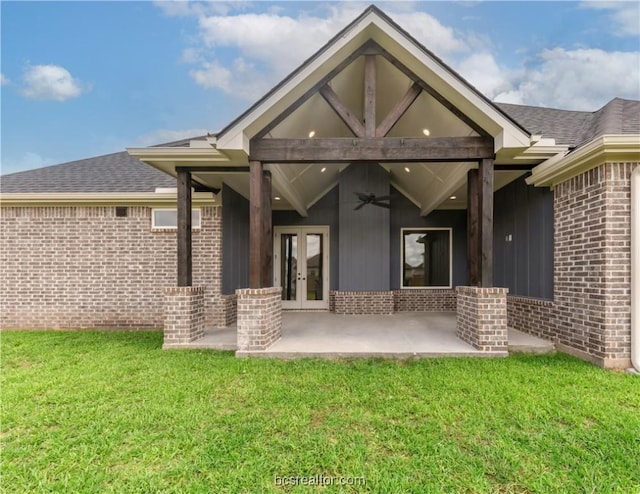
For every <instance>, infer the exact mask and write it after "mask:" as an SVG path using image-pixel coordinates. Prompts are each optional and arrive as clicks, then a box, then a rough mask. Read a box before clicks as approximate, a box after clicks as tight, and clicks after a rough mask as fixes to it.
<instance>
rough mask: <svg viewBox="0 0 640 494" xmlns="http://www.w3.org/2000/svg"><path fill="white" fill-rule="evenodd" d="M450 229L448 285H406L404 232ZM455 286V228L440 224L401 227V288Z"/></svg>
mask: <svg viewBox="0 0 640 494" xmlns="http://www.w3.org/2000/svg"><path fill="white" fill-rule="evenodd" d="M444 230H448V231H449V285H447V286H404V232H405V231H412V232H415V231H419V232H422V231H424V232H428V231H444ZM451 288H453V228H451V227H440V226H433V227H429V226H424V227H423V226H419V227H415V228H414V227H405V228H400V289H401V290H444V289H451Z"/></svg>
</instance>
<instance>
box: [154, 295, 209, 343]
mask: <svg viewBox="0 0 640 494" xmlns="http://www.w3.org/2000/svg"><path fill="white" fill-rule="evenodd" d="M163 292H164V343H163V345H162V347H163V348H173V347H179V346H180V345H184V344H186V343H190V342H192V341H193V340H197V339H198V338H201V337H202V336H204V321H205V303H204V287H202V286H172V287H169V288H165V289H164V290H163Z"/></svg>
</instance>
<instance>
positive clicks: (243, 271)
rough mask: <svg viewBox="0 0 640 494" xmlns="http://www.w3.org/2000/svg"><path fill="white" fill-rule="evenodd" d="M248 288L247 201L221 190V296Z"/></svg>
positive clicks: (225, 189) (223, 188)
mask: <svg viewBox="0 0 640 494" xmlns="http://www.w3.org/2000/svg"><path fill="white" fill-rule="evenodd" d="M248 286H249V201H247V200H246V199H245V198H244V197H242V196H241V195H240V194H238V193H237V192H236V191H235V190H233V189H232V188H231V187H229V186H228V185H226V184H224V185H223V187H222V293H223V295H232V294H234V293H235V290H236V288H247V287H248Z"/></svg>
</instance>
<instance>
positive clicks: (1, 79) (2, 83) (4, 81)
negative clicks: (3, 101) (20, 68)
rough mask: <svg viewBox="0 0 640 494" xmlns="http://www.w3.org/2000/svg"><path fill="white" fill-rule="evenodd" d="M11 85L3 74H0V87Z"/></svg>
mask: <svg viewBox="0 0 640 494" xmlns="http://www.w3.org/2000/svg"><path fill="white" fill-rule="evenodd" d="M9 84H11V81H10V80H9V79H7V78H6V77H5V76H4V74H0V86H7V85H9Z"/></svg>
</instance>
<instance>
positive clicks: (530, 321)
mask: <svg viewBox="0 0 640 494" xmlns="http://www.w3.org/2000/svg"><path fill="white" fill-rule="evenodd" d="M554 310H555V309H554V303H553V302H552V301H551V300H541V299H537V298H531V297H515V296H508V297H507V324H508V326H509V327H510V328H514V329H517V330H519V331H522V332H523V333H528V334H532V335H533V336H537V337H538V338H543V339H545V340H550V341H556V340H557V330H556V322H555V315H554Z"/></svg>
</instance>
